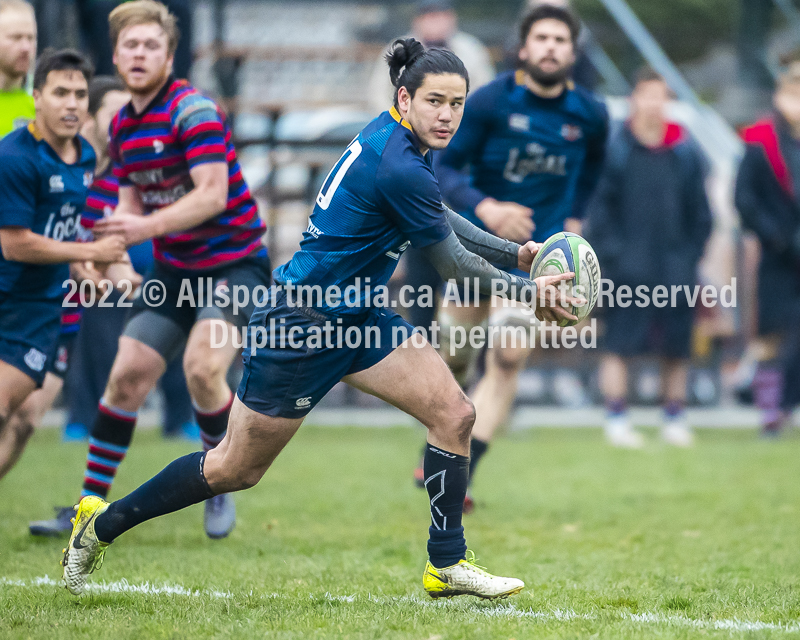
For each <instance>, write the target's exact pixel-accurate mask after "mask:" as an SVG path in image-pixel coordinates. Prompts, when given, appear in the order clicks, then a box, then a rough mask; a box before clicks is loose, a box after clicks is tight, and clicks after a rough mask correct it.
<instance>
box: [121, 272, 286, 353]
mask: <svg viewBox="0 0 800 640" xmlns="http://www.w3.org/2000/svg"><path fill="white" fill-rule="evenodd" d="M271 281H272V270H271V268H270V261H269V258H267V257H250V258H244V259H242V260H239V261H237V262H234V263H232V264H226V265H224V266H222V267H219V268H216V269H208V270H202V271H201V270H194V269H191V270H190V269H176V268H174V267H170V266H167V265H164V264H161V263H159V262H157V263H156V264H155V265H154V266H153V268H152V269H151V270H150V272H149V273H148V274H147V276H146V277H145V281H144V283H143V284H142V288H141V289H140V293H139V295H138V296H137V298H136V299H135V300H134V301H133V307H132V308H131V310H130V316H129V317H128V320H127V322H126V324H125V330H124V331H123V333H122V335H124V336H128V337H130V338H134V339H135V340H138V341H139V342H142V343H144V344H146V345H148V346H150V347H152V348H153V349H155V350H156V351H157V352H158V353H159V354H160V355H161V356H162V357H163V358H164V360H166V361H167V362H169V361H171V360H172V359H173V358H174V357H175V356H176V355H177V354H178V353H180V351H181V349H182V348H183V346H184V344H185V343H186V339H187V338H188V337H189V334H190V333H191V331H192V327H193V326H194V325H195V324H196V323H197V322H198V321H200V320H206V319H220V320H225V321H227V322H230V323H231V324H233V325H234V326H236V327H239V328H244V327H246V326H247V325H248V323H249V322H250V316H251V315H252V314H253V310H254V309H255V307H256V298H257V297H260V296H263V295H266V293H267V290H268V288H269V286H270V283H271Z"/></svg>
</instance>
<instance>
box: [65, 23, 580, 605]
mask: <svg viewBox="0 0 800 640" xmlns="http://www.w3.org/2000/svg"><path fill="white" fill-rule="evenodd" d="M388 62H389V70H390V77H391V79H392V82H393V84H394V86H395V87H396V88H397V92H396V97H395V104H394V106H393V107H392V108H391V109H390V110H389V111H386V112H384V113H382V114H381V115H380V116H378V117H377V118H376V119H375V120H373V121H372V122H371V123H370V124H368V125H367V126H366V127H365V128H364V129H363V130H362V131H361V133H359V135H358V136H357V137H356V138H355V139H354V140H353V142H352V143H351V144H350V146H348V148H347V149H346V150H345V152H344V154H343V155H342V157H341V158H340V160H339V162H338V163H337V164H336V165H335V166H334V167H333V169H331V172H330V174H329V175H328V177H327V179H326V180H325V183H324V185H323V187H322V189H321V190H320V193H319V195H318V196H317V200H316V206H315V207H314V211H313V213H312V215H311V219H310V222H309V225H308V229H307V230H306V232H305V234H304V237H303V240H302V242H301V244H300V250H299V251H298V252H297V253H295V255H294V256H293V257H292V259H291V260H290V261H289V262H288V263H287V264H284V265H282V266H281V267H279V268H278V269H276V271H275V274H274V275H275V280H276V282H277V283H278V284H279V285H281V286H278V287H276V288H274V289H273V290H272V291H270V293H269V296H268V299H266V300H264V302H265V304H264V305H262V306H260V307H259V308H258V309H257V311H256V312H255V313H254V314H253V316H252V319H251V321H250V327H249V329H250V334H251V336H252V334H254V333H255V334H258V336H257V339H256V338H251V342H250V344H249V346H248V348H246V349H245V373H244V376H243V377H242V382H241V384H240V385H239V390H238V392H237V398H236V400H234V405H233V409H232V411H231V416H230V421H229V423H228V432H227V435H226V436H225V439H224V440H223V441H222V443H221V444H220V445H219V446H218V447H217V448H216V449H213V450H212V451H209V452H207V453H203V452H198V453H194V454H191V455H188V456H184V457H183V458H179V459H178V460H176V461H174V462H173V463H172V464H170V465H169V466H167V467H166V468H165V469H164V470H163V471H162V472H161V473H159V474H158V475H157V476H155V477H154V478H153V479H151V480H150V481H148V482H147V483H145V484H144V485H142V486H141V487H139V488H138V489H137V490H136V491H134V492H133V493H131V494H129V495H128V496H126V497H124V498H122V499H120V500H117V501H116V502H113V503H111V504H108V503H107V502H105V501H104V500H102V499H100V498H98V497H96V496H87V497H85V498H83V500H81V503H80V505H78V507H77V509H78V514H77V516H76V521H75V527H74V529H73V533H72V536H71V538H70V542H69V546H68V548H67V550H66V552H65V555H64V560H63V563H64V581H65V583H66V585H67V588H68V589H69V590H70V592H72V593H74V594H79V593H81V592H82V591H83V589H84V587H85V584H86V579H87V576H88V575H89V573H91V572H92V571H93V570H94V568H95V567H97V566H99V563H100V562H101V560H102V558H103V556H104V554H105V552H106V549H107V547H108V544H109V543H111V542H112V541H113V540H114V539H115V538H117V537H118V536H119V535H120V534H122V533H124V532H125V531H127V530H129V529H131V528H132V527H134V526H136V525H137V524H139V523H141V522H144V521H146V520H149V519H151V518H155V517H157V516H160V515H164V514H166V513H170V512H173V511H177V510H178V509H182V508H185V507H188V506H189V505H192V504H195V503H198V502H201V501H203V500H207V499H209V498H210V497H212V496H215V495H218V494H220V493H225V492H230V491H240V490H243V489H247V488H249V487H252V486H254V485H255V484H256V483H257V482H258V481H259V480H260V479H261V477H262V476H263V475H264V473H265V472H266V470H267V469H268V468H269V466H270V465H271V464H272V461H273V460H274V459H275V457H276V456H277V455H278V454H279V453H280V452H281V450H282V449H283V447H284V446H285V445H286V444H287V443H288V442H289V440H290V439H291V438H292V436H293V435H294V434H295V432H296V431H297V429H298V428H299V427H300V425H301V424H302V422H303V420H304V418H305V416H306V415H307V414H308V412H309V411H311V409H312V408H313V407H314V406H315V405H316V404H317V403H318V402H319V401H320V400H321V399H322V398H323V396H324V395H325V394H326V393H327V392H328V391H329V390H330V389H331V388H332V387H333V386H334V385H335V384H337V383H338V382H339V381H340V380H344V381H345V382H347V383H348V384H350V385H352V386H354V387H356V388H358V389H361V390H363V391H365V392H367V393H370V394H372V395H375V396H377V397H379V398H382V399H384V400H386V401H387V402H389V403H391V404H393V405H395V406H397V407H399V408H400V409H402V410H403V411H405V412H407V413H409V414H410V415H412V416H414V417H415V418H417V419H418V420H419V421H420V422H422V423H423V424H424V425H425V426H426V427H427V428H428V432H429V435H428V442H429V444H428V447H427V449H426V453H425V476H426V485H427V487H428V495H429V498H430V516H431V526H430V527H429V542H428V555H429V561H428V563H427V565H426V568H425V572H424V574H423V585H424V588H425V590H426V591H427V592H428V593H430V594H431V595H432V596H433V597H440V596H445V597H449V596H455V595H465V594H471V595H476V596H480V597H483V598H498V597H505V596H508V595H511V594H514V593H517V592H519V591H520V590H521V589H522V588H523V586H524V585H523V583H522V581H521V580H517V579H514V578H500V577H495V576H492V575H490V574H489V573H487V572H486V571H484V570H482V569H481V568H479V567H477V566H476V565H474V564H473V563H472V562H469V561H467V560H466V556H467V545H466V541H465V538H464V528H463V527H462V526H461V510H462V507H463V503H464V495H465V493H466V490H467V468H468V464H469V458H468V455H469V437H470V431H471V429H472V423H473V420H474V417H475V413H474V410H473V407H472V403H471V402H470V401H469V399H468V398H467V397H466V396H465V395H464V393H463V392H462V391H461V389H460V387H459V386H458V384H457V383H456V381H455V379H454V378H453V376H452V374H451V373H450V371H449V369H448V368H447V366H446V365H445V363H444V361H443V360H442V359H441V358H440V357H439V355H438V354H437V353H436V351H435V350H434V349H433V347H432V346H431V345H430V344H429V343H428V342H427V341H425V339H424V338H420V336H419V335H414V336H412V335H411V333H412V331H413V328H412V327H411V325H409V324H408V323H407V322H405V321H404V320H403V319H401V318H400V316H399V315H397V314H396V313H395V312H394V311H392V310H390V309H388V308H386V306H385V305H386V302H385V301H383V302H381V298H382V296H381V294H380V293H378V290H379V288H380V287H381V286H384V287H385V285H386V283H387V282H388V281H389V278H390V277H391V275H392V273H393V271H394V269H395V267H396V266H397V261H398V260H399V258H400V255H401V254H402V252H403V250H404V249H405V248H406V247H407V246H408V245H409V244H414V245H415V246H416V247H418V248H419V249H421V250H422V251H423V253H424V254H425V255H426V257H427V258H428V259H429V260H431V262H432V263H433V265H434V266H435V267H436V268H437V270H438V271H439V272H440V274H441V275H442V276H443V277H444V278H446V279H449V278H463V277H470V278H476V279H477V280H478V281H479V283H480V288H481V290H482V291H484V292H489V291H491V290H492V286H493V284H495V285H497V287H498V288H499V287H501V286H502V285H506V287H507V291H508V292H509V295H513V296H514V297H515V299H518V300H521V301H526V302H528V303H530V304H532V305H534V306H535V307H536V311H535V312H536V314H537V315H539V316H540V317H543V318H546V319H548V320H553V319H556V318H562V317H570V316H569V314H568V313H567V312H566V311H565V310H564V308H563V306H562V305H564V304H566V303H568V302H569V301H574V302H576V303H577V304H581V303H582V301H580V300H574V299H572V298H570V297H569V296H567V295H566V294H565V293H564V292H562V291H560V290H559V289H558V287H557V285H558V284H559V283H560V282H562V281H564V280H565V279H567V278H569V277H572V275H573V274H562V275H560V276H553V277H543V278H538V279H537V281H531V280H527V279H525V278H521V277H519V276H514V275H510V274H508V273H507V272H505V271H501V270H500V269H498V268H496V267H493V266H492V265H491V264H490V262H489V261H491V262H494V263H496V264H500V265H502V266H503V267H504V268H505V269H515V268H521V269H523V270H525V269H530V265H531V263H532V260H533V257H534V255H535V252H536V251H537V250H538V245H536V244H535V243H533V242H529V243H526V244H525V245H523V246H520V245H518V244H516V243H514V242H510V241H506V240H502V239H500V238H497V237H495V236H493V235H491V234H489V233H486V232H482V231H481V230H479V229H477V228H476V227H475V226H474V225H472V224H471V223H470V222H468V221H467V220H465V219H464V218H462V217H461V216H459V215H457V214H455V213H453V212H452V211H448V210H447V209H446V208H445V207H444V205H443V204H442V201H441V195H440V193H439V187H438V184H437V182H436V178H435V177H434V174H433V171H432V169H431V164H430V153H429V151H430V150H431V149H443V148H444V147H446V146H447V143H448V142H449V141H450V138H451V137H452V135H453V133H455V131H456V129H457V128H458V125H459V123H460V121H461V115H462V110H463V105H464V100H465V99H466V95H467V90H468V87H469V85H468V76H467V72H466V69H465V68H464V65H463V63H462V62H461V60H459V59H458V58H457V57H456V56H455V54H453V53H452V52H449V51H445V50H442V49H431V50H428V51H425V50H424V48H423V47H422V45H421V44H419V43H418V42H417V41H416V40H413V39H408V40H399V41H397V42H396V43H395V45H394V47H393V49H392V51H391V52H390V53H389V54H388ZM471 250H472V251H475V253H472V252H471ZM476 254H478V255H476ZM367 284H368V285H369V288H370V291H371V292H375V293H376V294H377V295H375V296H373V295H370V294H369V293H368V292H367V287H366V285H367ZM300 287H306V288H311V290H312V294H311V299H308V298H307V297H306V296H304V295H302V293H301V294H300V295H299V296H298V295H296V294H297V293H298V291H301V290H300ZM314 287H316V291H317V293H313V291H314V289H313V288H314ZM307 290H308V289H307ZM320 294H321V296H322V297H320ZM323 298H324V299H323ZM279 327H280V328H279ZM337 327H338V328H340V329H341V328H346V329H347V336H348V337H346V338H345V339H342V338H341V335H339V336H338V337H337V336H336V334H337V331H336V328H337ZM323 334H327V337H324V338H323V337H322V336H323ZM353 334H354V335H353ZM374 499H375V500H380V499H381V496H377V495H376V496H374Z"/></svg>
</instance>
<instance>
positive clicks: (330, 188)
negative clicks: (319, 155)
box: [317, 139, 362, 210]
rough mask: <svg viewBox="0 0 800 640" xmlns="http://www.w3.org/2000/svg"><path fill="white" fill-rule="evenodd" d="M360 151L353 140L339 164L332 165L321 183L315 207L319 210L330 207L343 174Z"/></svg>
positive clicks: (359, 147) (359, 146) (358, 144)
mask: <svg viewBox="0 0 800 640" xmlns="http://www.w3.org/2000/svg"><path fill="white" fill-rule="evenodd" d="M361 149H362V147H361V143H360V142H359V141H358V139H356V140H353V142H351V143H350V146H349V147H347V149H345V152H344V153H343V154H342V157H341V158H339V162H337V163H336V164H335V165H333V169H331V171H330V173H329V174H328V177H326V178H325V182H323V183H322V188H321V189H320V190H319V195H318V196H317V205H318V206H319V208H320V209H322V210H326V209H327V208H328V207H329V206H330V205H331V200H333V194H334V193H336V189H338V188H339V185H340V184H341V183H342V179H343V178H344V174H345V173H347V170H348V169H349V168H350V167H351V165H352V164H353V163H354V162H355V161H356V158H358V156H360V155H361ZM331 176H333V179H331Z"/></svg>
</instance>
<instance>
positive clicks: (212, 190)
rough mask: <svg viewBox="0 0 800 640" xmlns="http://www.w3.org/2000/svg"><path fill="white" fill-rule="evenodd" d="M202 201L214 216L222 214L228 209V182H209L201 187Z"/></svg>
mask: <svg viewBox="0 0 800 640" xmlns="http://www.w3.org/2000/svg"><path fill="white" fill-rule="evenodd" d="M201 192H202V194H203V200H204V201H205V202H206V203H207V204H208V207H209V209H212V210H213V211H214V214H215V215H216V214H218V213H222V212H223V211H225V209H227V208H228V182H227V181H225V182H224V183H222V182H221V181H219V180H214V181H212V182H209V183H207V184H205V185H203V187H201Z"/></svg>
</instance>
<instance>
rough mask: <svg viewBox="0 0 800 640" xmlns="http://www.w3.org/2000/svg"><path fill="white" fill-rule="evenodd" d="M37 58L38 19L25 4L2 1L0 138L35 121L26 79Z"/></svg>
mask: <svg viewBox="0 0 800 640" xmlns="http://www.w3.org/2000/svg"><path fill="white" fill-rule="evenodd" d="M35 58H36V19H35V17H34V13H33V7H32V6H31V5H30V4H28V3H27V2H25V1H24V0H0V138H2V137H3V136H5V135H7V134H9V133H11V132H12V131H13V130H14V129H17V128H19V127H22V126H25V125H26V124H28V122H30V121H31V120H33V119H34V117H35V116H36V113H35V112H34V109H33V97H32V96H31V95H30V94H29V93H28V92H27V91H26V89H25V86H24V85H25V78H26V77H27V75H28V72H29V71H30V68H31V65H32V64H33V61H34V59H35Z"/></svg>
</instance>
